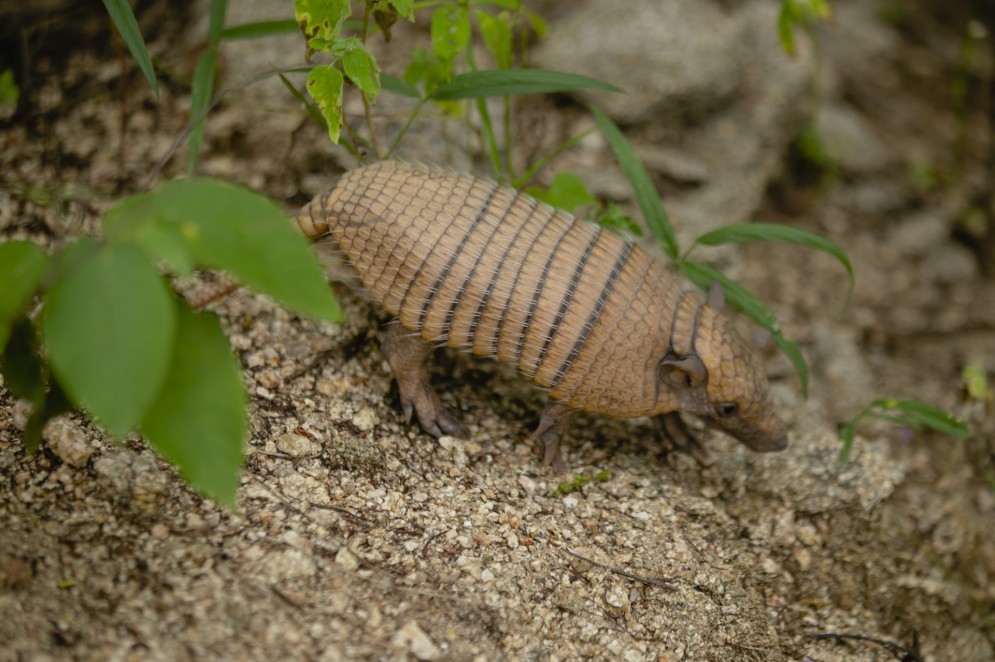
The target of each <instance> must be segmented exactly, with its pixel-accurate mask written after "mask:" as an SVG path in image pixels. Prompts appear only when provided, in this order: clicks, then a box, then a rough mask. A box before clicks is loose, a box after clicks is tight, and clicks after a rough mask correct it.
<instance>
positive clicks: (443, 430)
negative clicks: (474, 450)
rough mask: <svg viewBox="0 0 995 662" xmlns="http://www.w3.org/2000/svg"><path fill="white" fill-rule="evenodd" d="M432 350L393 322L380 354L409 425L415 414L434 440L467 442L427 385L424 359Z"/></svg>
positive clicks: (461, 425) (464, 431)
mask: <svg viewBox="0 0 995 662" xmlns="http://www.w3.org/2000/svg"><path fill="white" fill-rule="evenodd" d="M434 349H435V348H434V346H433V345H431V344H430V343H427V342H425V341H424V340H422V339H421V338H420V337H418V336H414V335H410V334H408V332H407V331H405V330H404V327H402V326H401V325H400V324H399V323H398V322H397V321H396V320H395V321H393V322H392V323H391V324H389V325H388V327H387V337H386V338H384V342H383V354H384V358H386V359H387V363H388V364H390V369H391V370H392V371H393V372H394V378H395V379H396V380H397V388H398V390H399V391H400V392H401V407H402V408H403V409H404V415H405V416H406V417H407V419H408V422H410V421H411V414H412V413H414V414H416V415H417V416H418V422H419V423H421V426H422V428H424V430H425V432H428V433H429V434H430V435H432V436H433V437H441V436H443V435H447V434H448V435H451V436H453V437H459V438H461V439H466V438H467V437H469V433H468V431H467V429H466V427H464V426H463V424H462V423H460V422H459V421H458V420H456V418H455V417H454V416H453V415H452V414H450V413H449V411H448V410H447V409H446V406H445V405H444V404H442V400H440V399H439V396H438V395H437V394H436V393H435V391H434V390H433V389H432V386H431V385H430V384H429V382H428V369H427V368H426V367H425V360H426V359H427V358H428V357H429V355H431V354H432V352H433V351H434Z"/></svg>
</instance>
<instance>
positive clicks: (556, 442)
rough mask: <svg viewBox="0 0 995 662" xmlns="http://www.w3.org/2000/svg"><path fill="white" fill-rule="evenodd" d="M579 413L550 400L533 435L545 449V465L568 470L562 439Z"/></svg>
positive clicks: (558, 469) (543, 459)
mask: <svg viewBox="0 0 995 662" xmlns="http://www.w3.org/2000/svg"><path fill="white" fill-rule="evenodd" d="M576 413H577V411H576V410H575V409H571V408H569V407H567V406H566V405H565V404H563V403H560V402H554V401H552V400H550V401H549V402H547V403H546V408H545V409H543V410H542V415H541V416H540V417H539V427H537V428H536V431H535V432H533V433H532V438H533V439H536V440H537V441H538V442H539V443H541V444H542V447H543V456H542V462H543V464H545V465H547V466H550V467H553V469H555V470H556V471H560V472H562V471H564V470H566V465H564V464H563V455H562V454H561V453H560V437H562V436H563V435H565V434H566V433H567V429H568V428H569V427H570V423H572V422H573V418H574V414H576Z"/></svg>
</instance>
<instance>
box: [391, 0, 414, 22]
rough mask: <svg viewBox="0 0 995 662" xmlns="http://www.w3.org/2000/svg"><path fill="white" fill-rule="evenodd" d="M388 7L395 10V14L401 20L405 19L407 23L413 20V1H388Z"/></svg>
mask: <svg viewBox="0 0 995 662" xmlns="http://www.w3.org/2000/svg"><path fill="white" fill-rule="evenodd" d="M388 1H389V2H390V6H391V7H393V8H394V9H396V10H397V14H398V15H399V16H400V17H401V18H406V19H408V20H409V21H414V20H415V2H414V0H388Z"/></svg>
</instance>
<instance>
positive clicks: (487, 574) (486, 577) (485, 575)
mask: <svg viewBox="0 0 995 662" xmlns="http://www.w3.org/2000/svg"><path fill="white" fill-rule="evenodd" d="M480 581H482V582H484V583H485V584H486V583H487V582H492V581H494V573H493V572H491V571H490V570H484V571H482V572H481V573H480Z"/></svg>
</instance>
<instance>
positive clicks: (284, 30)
mask: <svg viewBox="0 0 995 662" xmlns="http://www.w3.org/2000/svg"><path fill="white" fill-rule="evenodd" d="M299 29H300V28H299V26H298V25H297V21H294V20H291V19H287V20H285V21H255V22H253V23H241V24H239V25H233V26H231V27H230V28H225V29H224V30H222V31H221V38H222V39H224V40H226V41H236V40H238V39H259V38H261V37H274V36H277V35H281V34H289V33H291V32H298V30H299Z"/></svg>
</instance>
